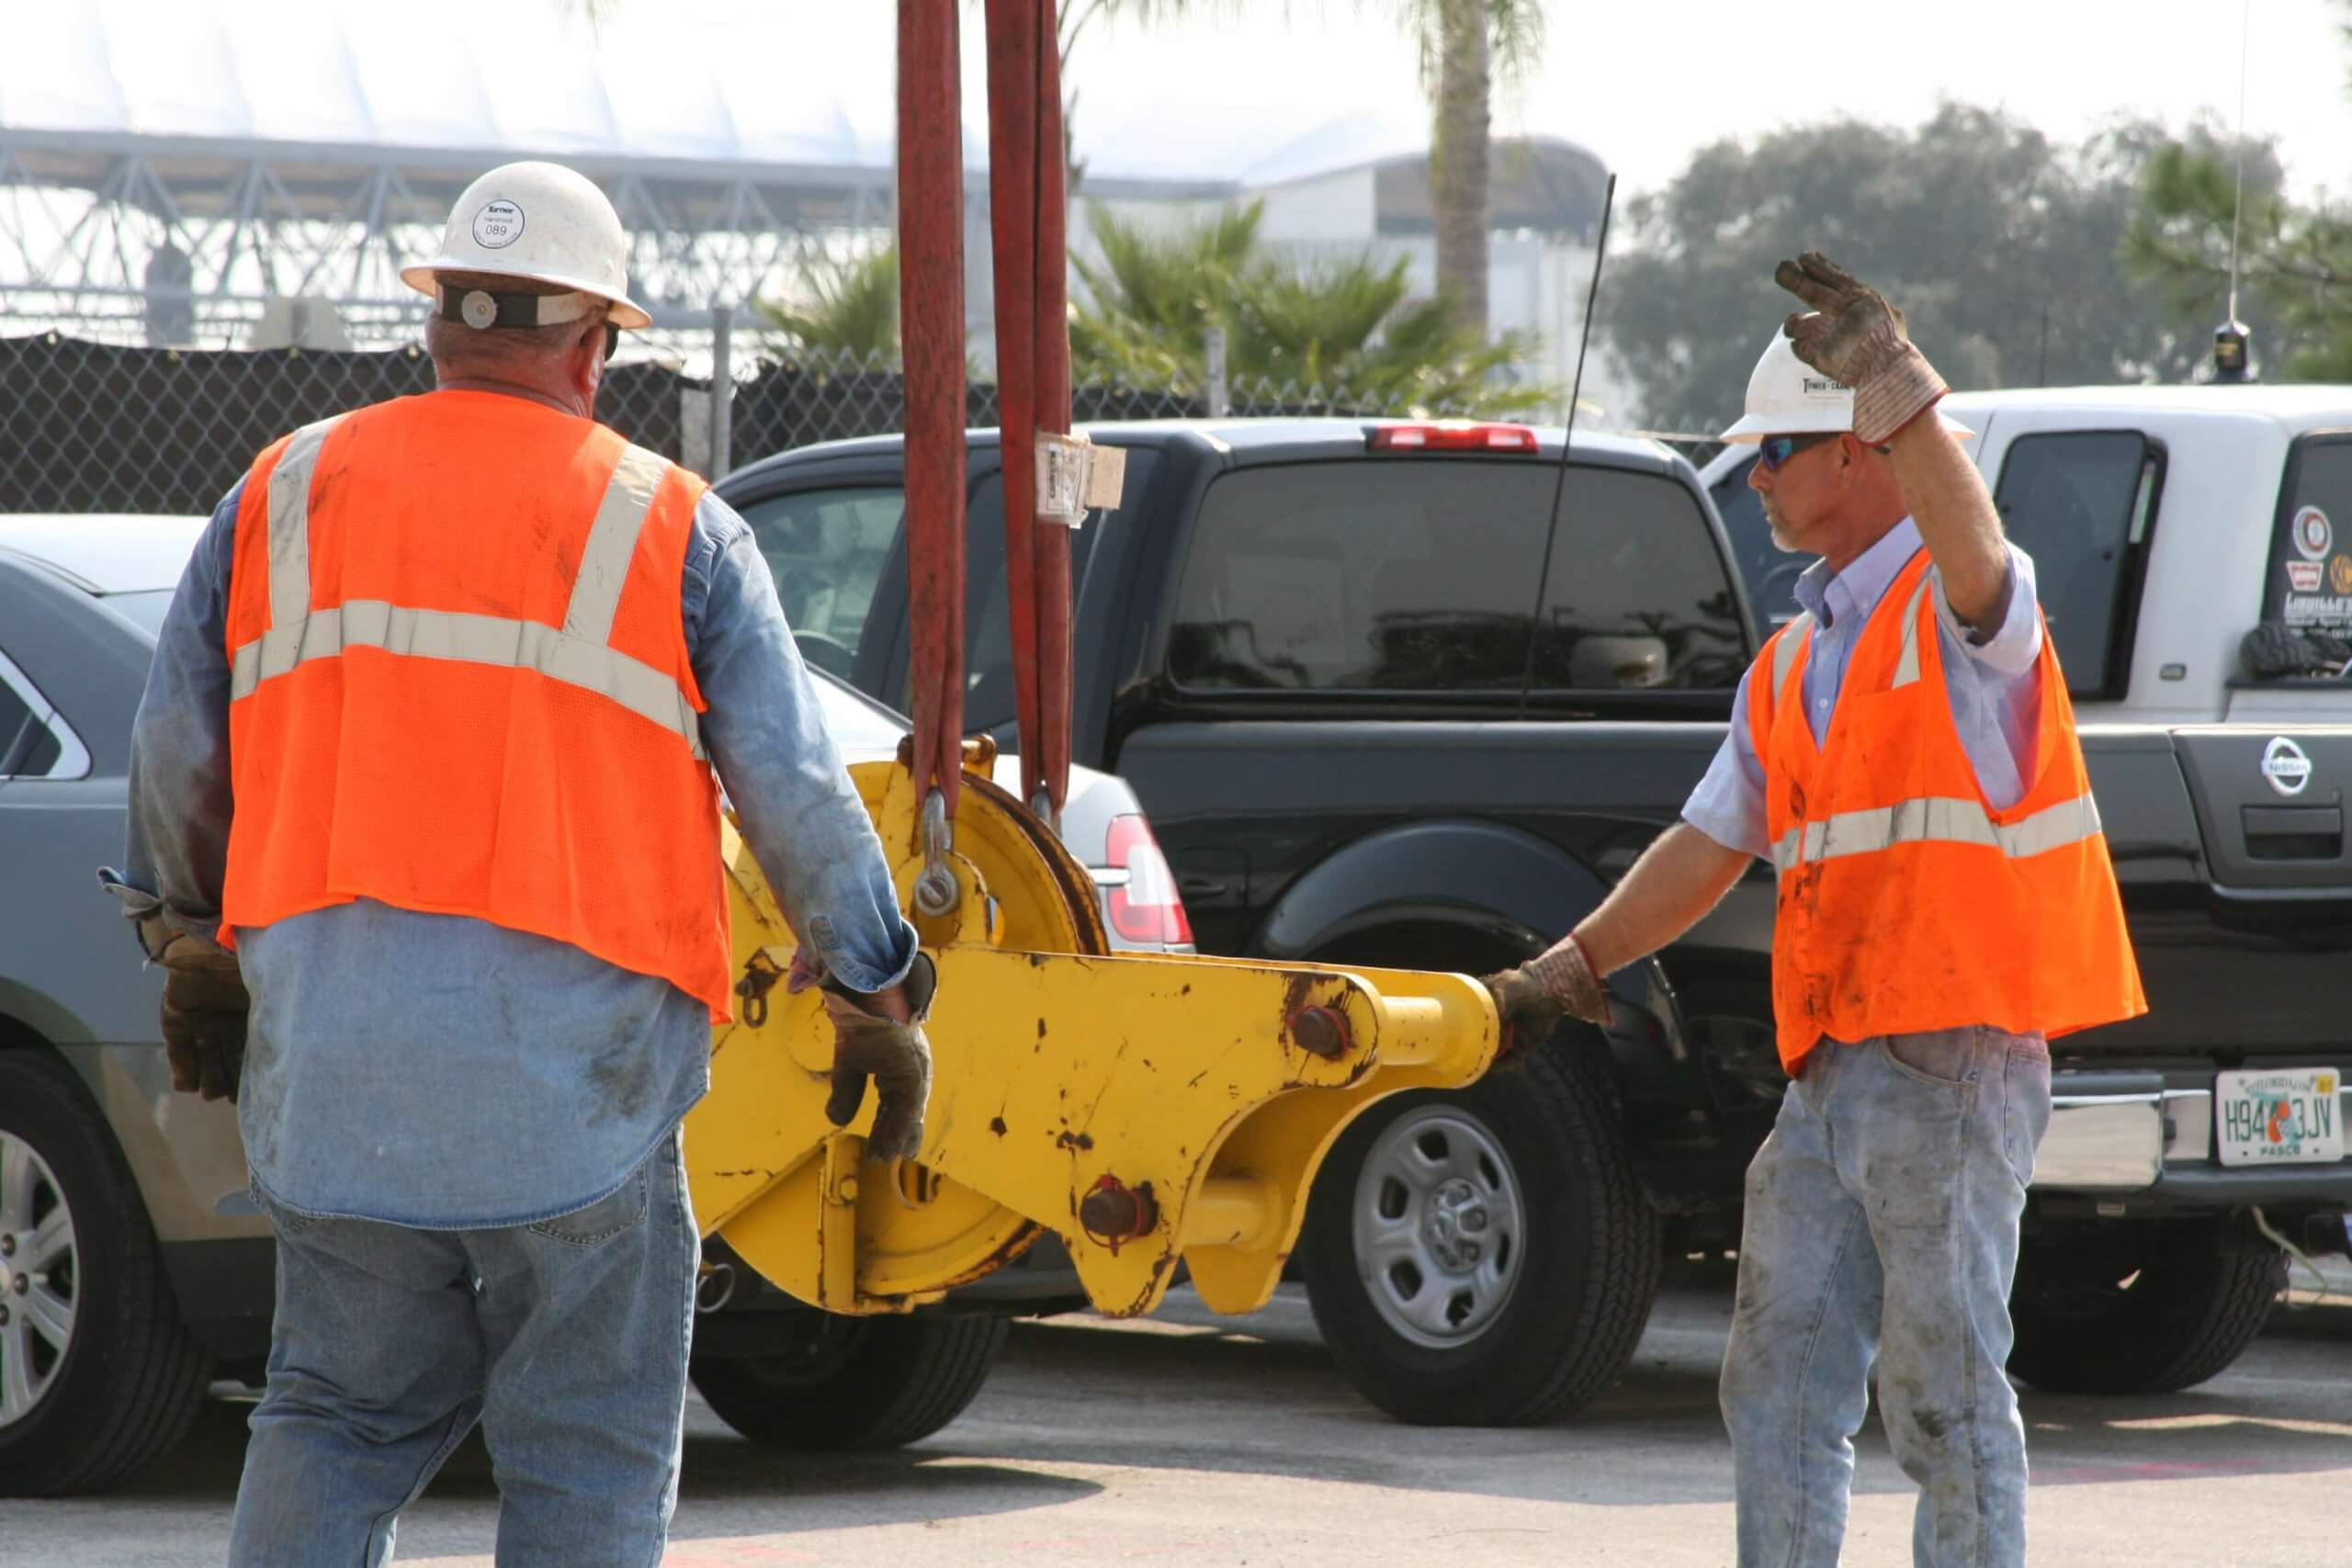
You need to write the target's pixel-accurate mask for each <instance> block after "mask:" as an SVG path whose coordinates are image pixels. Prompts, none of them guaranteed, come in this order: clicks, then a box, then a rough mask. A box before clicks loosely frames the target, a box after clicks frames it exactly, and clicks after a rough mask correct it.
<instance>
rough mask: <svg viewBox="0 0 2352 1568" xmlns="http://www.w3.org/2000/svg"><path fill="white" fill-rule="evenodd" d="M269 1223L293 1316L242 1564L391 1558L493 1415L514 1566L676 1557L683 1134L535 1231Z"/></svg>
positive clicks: (285, 1216) (685, 1248)
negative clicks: (404, 1528)
mask: <svg viewBox="0 0 2352 1568" xmlns="http://www.w3.org/2000/svg"><path fill="white" fill-rule="evenodd" d="M264 1201H265V1204H266V1200H264ZM266 1206H267V1205H266ZM271 1217H272V1218H273V1220H275V1221H276V1223H277V1325H276V1327H275V1330H274V1333H273V1336H272V1339H271V1344H270V1351H269V1386H268V1389H267V1392H266V1393H264V1394H263V1396H262V1400H261V1404H260V1406H259V1407H258V1408H257V1409H255V1410H254V1416H253V1441H252V1443H251V1444H250V1445H249V1446H248V1448H247V1449H246V1451H245V1472H244V1479H243V1483H241V1484H240V1485H239V1487H238V1489H237V1517H236V1527H235V1532H234V1536H233V1539H232V1545H231V1547H230V1552H229V1560H230V1562H231V1564H232V1568H379V1565H380V1564H383V1563H387V1562H390V1561H391V1558H392V1533H393V1529H394V1527H395V1526H396V1525H397V1524H398V1522H399V1518H400V1511H401V1508H403V1507H405V1506H407V1505H408V1504H409V1503H411V1502H413V1501H414V1500H415V1498H416V1496H417V1495H418V1494H420V1493H421V1492H423V1491H424V1486H425V1483H427V1482H429V1481H431V1480H432V1479H433V1475H434V1472H435V1471H437V1470H438V1469H440V1467H441V1464H442V1461H445V1460H447V1458H448V1457H449V1454H450V1452H451V1451H452V1450H455V1449H456V1448H457V1446H458V1443H459V1442H461V1441H462V1440H464V1438H465V1436H466V1434H467V1433H468V1432H469V1431H471V1430H472V1429H473V1426H474V1423H475V1422H476V1421H477V1420H479V1421H480V1422H481V1424H482V1428H483V1435H484V1437H485V1438H487V1439H488V1441H489V1445H490V1455H491V1461H492V1472H493V1473H494V1475H495V1477H496V1480H497V1483H498V1495H499V1508H498V1562H499V1568H539V1565H542V1564H544V1565H547V1568H581V1565H583V1564H597V1565H605V1564H611V1565H616V1568H618V1565H627V1568H651V1565H652V1564H654V1563H657V1562H660V1561H661V1558H662V1545H663V1542H664V1540H665V1539H666V1537H667V1535H668V1532H669V1525H670V1514H671V1510H672V1509H673V1507H674V1506H675V1505H676V1502H677V1495H678V1456H679V1446H680V1441H681V1438H682V1436H683V1433H684V1416H685V1387H686V1348H687V1342H688V1339H689V1337H690V1336H691V1334H692V1332H693V1325H694V1292H695V1269H696V1266H697V1263H698V1260H699V1257H700V1244H699V1241H698V1239H697V1237H696V1235H695V1221H694V1213H693V1210H692V1208H691V1206H690V1203H689V1200H688V1198H687V1193H686V1185H685V1173H684V1166H683V1164H682V1162H681V1157H680V1145H679V1138H678V1135H677V1134H674V1133H673V1134H671V1136H670V1137H669V1138H668V1139H667V1140H665V1141H664V1142H663V1143H662V1145H660V1146H659V1147H657V1148H656V1149H655V1150H654V1152H653V1153H652V1154H651V1155H650V1156H648V1157H647V1158H646V1160H645V1162H644V1163H643V1164H641V1165H640V1166H639V1167H638V1168H637V1169H636V1170H634V1171H632V1172H631V1173H630V1174H629V1177H628V1179H627V1180H625V1181H623V1182H622V1183H621V1186H620V1190H618V1191H616V1192H615V1193H614V1194H613V1195H612V1196H611V1197H609V1198H606V1199H605V1200H604V1201H601V1202H596V1203H592V1204H590V1205H589V1206H588V1207H587V1208H585V1209H581V1210H577V1211H575V1212H574V1213H569V1214H565V1215H563V1216H561V1217H560V1218H558V1219H552V1220H547V1221H543V1222H541V1223H540V1224H534V1225H517V1226H512V1227H505V1228H500V1229H493V1230H469V1231H428V1230H411V1229H409V1228H407V1227H405V1226H402V1225H390V1224H378V1223H377V1222H375V1221H372V1220H348V1219H331V1218H322V1217H319V1216H316V1215H310V1214H303V1213H296V1212H294V1211H292V1210H288V1209H285V1208H281V1207H275V1206H272V1207H271Z"/></svg>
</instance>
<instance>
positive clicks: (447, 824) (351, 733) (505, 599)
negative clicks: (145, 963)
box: [107, 163, 933, 1568]
mask: <svg viewBox="0 0 2352 1568" xmlns="http://www.w3.org/2000/svg"><path fill="white" fill-rule="evenodd" d="M627 247H628V242H627V236H626V235H625V234H624V232H623V231H622V228H621V223H620V220H619V217H618V215H617V214H616V212H615V211H614V209H613V207H612V204H611V203H610V202H609V201H607V200H606V199H605V196H604V194H603V193H602V192H601V191H599V190H598V189H597V188H596V187H595V186H594V185H593V184H591V183H590V182H589V181H588V180H587V179H585V178H584V177H582V175H579V174H577V173H575V172H573V171H571V170H570V169H566V168H562V167H560V166H558V165H555V164H539V163H524V164H509V165H507V166H506V167H503V168H501V169H496V170H493V171H492V172H491V173H490V174H488V175H484V176H483V177H482V178H481V179H480V180H478V181H476V182H475V183H474V184H473V185H472V186H470V187H469V189H468V190H467V191H466V192H465V193H464V195H462V196H461V197H458V204H457V207H456V209H454V210H453V211H452V212H451V214H450V217H449V222H448V226H447V231H446V233H445V235H444V238H443V243H442V247H441V251H440V253H439V254H437V255H436V256H435V257H434V258H433V259H431V260H429V261H425V262H424V263H421V264H419V265H415V266H413V267H410V268H408V269H406V270H405V271H404V272H403V274H402V276H403V277H404V279H405V280H406V281H407V282H408V283H409V284H410V285H411V286H412V287H413V288H418V289H419V290H421V291H422V292H424V293H425V294H428V295H430V296H431V297H432V298H433V300H434V309H433V313H432V317H431V319H430V321H428V322H427V324H426V327H425V333H424V336H425V344H426V346H427V347H428V348H429V349H430V350H431V352H432V355H433V364H434V368H435V374H436V376H437V378H438V389H437V390H435V391H433V392H430V393H426V394H424V395H423V396H419V397H409V398H401V399H396V400H392V401H390V402H384V403H379V404H376V405H374V406H372V407H368V408H363V409H359V410H356V412H350V413H346V414H344V415H341V416H339V417H337V418H334V419H329V420H324V421H322V422H320V423H315V424H311V425H308V426H305V427H304V428H303V429H301V430H299V431H297V432H295V433H294V434H292V435H291V436H289V437H287V438H285V439H282V440H280V441H277V443H275V444H273V445H272V446H269V447H268V448H267V449H266V451H264V452H263V453H262V454H261V456H260V457H258V458H257V459H256V460H255V461H254V465H253V468H252V469H251V471H250V473H249V474H248V475H247V476H246V478H245V479H244V480H243V482H242V483H240V484H239V485H238V486H237V487H236V488H235V489H234V490H232V491H231V492H230V494H229V496H228V497H227V499H226V500H224V501H223V502H221V504H220V510H219V511H218V512H217V513H215V514H214V516H213V519H212V523H211V526H210V527H209V528H208V529H207V530H206V532H205V533H204V535H203V536H202V538H201V540H200V541H199V543H198V546H197V547H196V552H195V556H194V558H193V559H192V560H191V561H190V563H189V565H188V568H187V574H186V576H185V577H184V578H183V579H182V581H181V583H180V587H179V590H178V592H177V593H176V595H175V599H174V602H173V604H172V608H171V611H170V614H169V616H168V617H167V619H166V621H165V624H164V628H163V632H162V637H161V641H160V646H159V648H158V650H157V655H156V660H155V665H154V670H153V675H152V677H151V679H150V682H149V684H148V688H147V692H146V696H145V700H144V702H143V703H142V705H141V709H140V713H139V718H138V724H137V728H136V734H135V737H134V741H133V757H132V762H131V770H130V818H131V841H130V855H129V865H128V870H127V871H126V872H125V873H124V874H121V875H119V876H114V875H112V874H108V876H107V881H108V882H109V884H110V886H112V887H113V888H114V890H115V891H116V893H117V894H118V896H119V897H121V898H122V899H123V901H124V903H125V904H126V906H127V907H128V911H129V913H130V915H131V917H132V918H133V919H134V920H135V921H136V924H137V930H138V931H139V933H140V938H141V944H142V946H143V947H144V948H145V950H146V952H147V953H148V955H149V956H150V957H151V958H152V959H153V960H154V961H155V962H157V963H160V964H164V966H166V968H167V969H168V970H169V971H170V973H169V974H168V975H167V976H166V979H165V986H164V1020H163V1032H164V1042H165V1046H166V1049H167V1051H168V1053H169V1055H170V1059H171V1064H172V1071H173V1077H174V1085H175V1088H177V1089H183V1090H189V1091H194V1092H199V1093H201V1094H203V1095H204V1096H205V1097H206V1098H207V1099H211V1098H216V1097H218V1096H220V1095H230V1096H234V1097H237V1098H238V1100H239V1122H240V1125H241V1127H242V1128H243V1135H244V1143H245V1150H246V1155H247V1160H248V1164H249V1165H250V1167H251V1171H252V1177H253V1196H254V1201H255V1202H257V1203H258V1204H259V1205H260V1207H261V1208H262V1209H263V1210H264V1211H265V1212H266V1213H268V1215H269V1216H270V1217H271V1219H272V1220H273V1221H274V1222H275V1226H276V1231H277V1316H276V1322H275V1325H274V1330H273V1337H272V1342H271V1348H270V1356H269V1378H268V1387H267V1391H266V1393H264V1395H263V1397H262V1400H261V1403H260V1404H259V1406H258V1407H257V1408H256V1409H255V1410H254V1415H253V1419H252V1427H253V1439H252V1442H251V1444H250V1445H249V1448H248V1450H247V1453H246V1460H245V1472H244V1479H243V1485H242V1486H241V1488H240V1489H239V1493H238V1497H237V1511H236V1521H235V1526H234V1530H233V1540H232V1549H231V1560H232V1563H234V1564H236V1565H237V1568H279V1565H283V1568H311V1565H315V1564H319V1563H327V1562H348V1563H355V1564H357V1563H368V1564H380V1563H383V1562H389V1561H390V1558H391V1552H392V1537H393V1530H394V1528H395V1526H396V1524H397V1523H398V1519H399V1516H400V1512H401V1508H402V1507H403V1506H406V1505H407V1504H408V1503H409V1502H410V1501H411V1500H413V1498H414V1497H415V1496H416V1495H418V1494H419V1493H420V1492H422V1491H423V1490H424V1486H425V1484H426V1483H427V1482H429V1481H430V1480H431V1479H432V1477H433V1474H434V1472H435V1471H436V1470H437V1469H438V1468H439V1467H440V1465H441V1463H442V1461H444V1460H446V1459H447V1457H448V1455H449V1453H450V1451H451V1450H454V1449H455V1448H456V1447H457V1446H458V1442H459V1441H460V1440H461V1439H463V1438H465V1437H466V1435H467V1434H468V1433H469V1431H470V1430H472V1429H473V1427H475V1425H476V1424H477V1423H479V1424H480V1425H481V1427H482V1428H483V1431H484V1435H485V1436H486V1438H487V1439H488V1442H489V1448H490V1453H491V1458H492V1465H493V1468H494V1472H495V1475H496V1478H497V1483H498V1487H499V1492H500V1507H499V1523H498V1561H499V1562H500V1564H501V1565H502V1568H520V1565H524V1564H546V1565H548V1568H556V1565H561V1568H574V1565H576V1564H580V1563H588V1562H613V1563H619V1562H628V1563H651V1562H656V1561H657V1560H659V1559H660V1557H661V1556H662V1544H663V1540H664V1539H665V1536H666V1533H667V1529H668V1523H669V1518H670V1515H671V1511H672V1508H673V1505H674V1503H675V1500H676V1495H677V1477H678V1459H679V1453H680V1444H681V1438H682V1434H683V1420H684V1399H685V1384H686V1371H687V1356H688V1347H689V1341H690V1339H691V1337H692V1327H693V1319H694V1299H695V1282H696V1268H697V1261H698V1258H699V1249H698V1238H697V1233H696V1229H695V1218H694V1213H693V1210H692V1207H691V1204H690V1202H689V1199H688V1193H687V1189H686V1184H685V1179H684V1168H683V1165H682V1158H681V1145H680V1123H681V1122H682V1120H683V1119H684V1115H685V1113H686V1111H687V1109H688V1108H689V1107H690V1106H692V1105H693V1104H694V1102H695V1100H697V1099H699V1098H700V1097H701V1095H702V1094H703V1092H704V1091H705V1090H706V1089H707V1088H708V1086H709V1054H710V1042H711V1027H712V1024H713V1023H714V1021H724V1020H725V1019H727V1017H728V1016H729V994H730V993H729V979H730V976H729V970H730V968H731V965H732V956H731V954H732V947H731V944H730V942H729V932H728V900H727V888H726V882H725V872H724V870H723V868H722V866H721V864H720V861H719V826H720V824H719V810H720V800H719V793H718V792H719V783H720V781H721V780H724V782H725V784H726V788H727V792H728V796H729V802H730V803H731V805H732V807H734V810H735V812H736V813H737V816H738V818H739V820H740V822H741V828H742V830H743V835H744V839H745V841H746V842H747V843H748V844H749V845H750V847H751V848H752V851H753V852H754V853H755V854H756V855H757V857H758V859H759V861H760V863H761V864H762V866H763V869H764V870H765V871H766V872H767V874H768V881H769V884H770V886H773V887H774V888H775V890H776V892H777V894H778V895H779V896H780V897H782V899H783V900H784V904H785V908H786V912H787V915H788V917H789V919H791V921H792V924H793V927H794V929H795V930H796V931H797V932H799V933H800V936H801V937H802V939H803V940H802V944H801V953H802V956H803V962H802V963H801V964H797V965H796V984H799V983H803V982H809V983H817V982H821V983H822V984H824V985H825V987H826V993H825V997H824V1002H825V1006H826V1008H827V1010H828V1011H829V1012H830V1013H831V1017H832V1020H833V1024H834V1029H835V1032H836V1049H835V1058H834V1068H833V1098H832V1101H831V1106H830V1107H829V1109H830V1111H831V1114H832V1116H833V1119H834V1120H835V1121H836V1122H842V1123H846V1122H848V1121H849V1120H850V1119H851V1117H852V1116H854V1114H855V1113H856V1111H857V1110H858V1108H859V1103H860V1101H861V1100H862V1099H863V1097H864V1094H865V1089H866V1088H867V1086H868V1079H869V1077H871V1078H872V1079H873V1081H874V1085H875V1087H876V1090H877V1100H878V1111H877V1114H876V1121H875V1123H874V1130H873V1133H872V1135H871V1137H870V1139H869V1141H868V1144H867V1152H868V1155H869V1156H870V1157H874V1158H876V1159H884V1160H888V1159H894V1158H900V1157H911V1156H913V1155H914V1154H915V1153H916V1152H917V1151H918V1150H919V1149H920V1148H921V1146H922V1118H923V1110H924V1101H925V1097H926V1094H927V1092H928V1087H929V1082H930V1055H929V1048H928V1045H927V1043H926V1042H925V1041H924V1039H923V1034H922V1027H921V1021H922V1016H923V1014H924V1011H925V1010H926V1008H927V1006H928V1003H929V999H930V996H931V992H932V990H933V978H932V976H933V970H932V969H931V966H930V963H929V960H928V959H926V958H923V957H922V956H921V955H920V954H919V953H918V952H917V950H916V944H915V933H914V931H913V929H912V927H911V926H910V925H909V924H908V922H907V921H906V919H904V918H903V917H902V916H901V915H900V913H899V902H898V897H897V895H896V893H895V891H894V889H893V887H892V884H891V874H890V868H889V866H888V863H887V862H886V861H885V859H884V857H883V854H882V851H881V846H880V844H879V843H878V841H877V840H876V837H875V833H874V829H873V827H872V824H871V822H870V820H869V818H868V817H867V815H866V812H865V808H864V807H863V806H862V805H861V804H860V802H859V799H858V795H857V792H856V790H855V788H854V786H853V785H852V784H851V783H850V780H849V777H848V775H847V773H845V772H844V770H843V768H842V761H841V759H840V757H839V755H838V754H837V753H836V752H835V750H834V749H833V745H832V742H831V739H829V737H828V736H827V733H826V730H825V728H824V724H823V720H822V716H821V712H820V707H819V704H818V699H817V696H816V694H815V692H814V690H813V688H812V686H811V683H810V677H809V674H808V671H806V670H805V669H804V667H803V666H802V663H801V660H800V657H799V655H798V653H797V649H796V648H795V645H794V642H793V638H792V635H791V632H790V629H789V628H788V627H787V626H786V624H785V620H784V615H783V612H782V610H781V608H780V607H779V605H778V603H777V598H776V589H775V581H774V580H773V579H772V577H771V576H770V574H769V570H768V568H767V565H766V563H765V561H764V560H763V558H762V556H761V554H760V552H759V549H758V547H757V543H756V541H755V540H754V538H753V536H752V530H751V528H750V527H749V526H748V525H746V524H745V523H744V522H743V520H742V519H741V517H739V516H737V515H736V514H735V513H733V512H732V511H731V510H729V508H728V507H727V506H726V505H725V504H723V503H722V502H719V501H718V498H717V497H716V496H714V495H712V494H711V493H710V492H709V490H708V487H707V485H706V484H705V482H704V481H703V480H702V479H700V478H698V477H696V476H695V475H694V474H692V473H689V472H687V471H686V470H685V469H684V468H680V467H679V466H678V465H676V464H674V463H672V462H669V461H668V460H666V459H664V458H662V457H658V456H656V455H655V454H653V453H651V452H648V451H645V450H643V449H641V448H639V447H636V446H630V445H629V444H628V442H626V441H624V440H623V439H622V438H621V437H620V436H619V435H617V434H614V433H613V432H612V431H610V430H608V429H606V428H605V426H603V425H601V424H598V423H595V421H594V418H593V417H592V415H593V411H594V405H595V399H596V390H597V387H598V384H599V382H600V380H601V378H602V377H603V373H604V368H605V362H606V360H607V359H608V358H609V357H610V356H611V354H612V350H613V345H614V344H615V342H616V339H617V337H618V334H619V333H621V332H622V331H624V330H629V329H635V328H640V327H644V326H646V325H648V324H650V318H649V317H648V316H647V315H646V313H645V311H643V310H640V309H639V307H638V306H637V305H635V304H634V303H632V302H631V301H630V299H629V297H628V280H627V276H626V260H627ZM811 955H813V957H811Z"/></svg>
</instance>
